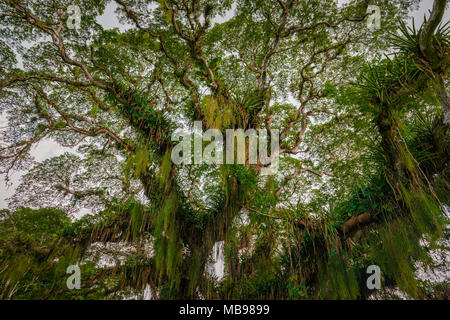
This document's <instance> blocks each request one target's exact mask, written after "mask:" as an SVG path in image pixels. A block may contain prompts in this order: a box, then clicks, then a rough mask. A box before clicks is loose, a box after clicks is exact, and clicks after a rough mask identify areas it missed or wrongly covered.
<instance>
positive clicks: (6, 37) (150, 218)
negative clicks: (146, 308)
mask: <svg viewBox="0 0 450 320" xmlns="http://www.w3.org/2000/svg"><path fill="white" fill-rule="evenodd" d="M418 2H419V1H416V0H395V1H383V0H379V1H360V0H353V1H347V2H346V4H339V3H338V2H336V1H334V0H309V1H306V0H253V1H249V0H235V1H233V0H225V1H216V0H193V1H186V0H158V1H143V0H142V1H141V0H113V1H109V0H99V1H91V0H76V1H73V0H71V1H69V0H54V1H39V0H2V1H1V2H0V60H1V68H0V112H3V114H4V116H5V117H6V122H7V125H6V127H4V128H1V129H0V130H1V131H0V132H1V133H0V151H1V152H0V167H1V169H2V171H1V172H2V173H3V174H5V176H9V175H10V174H11V173H12V172H14V171H17V170H23V171H24V172H25V174H24V176H23V178H22V182H21V184H20V185H19V186H18V188H17V190H16V193H15V194H14V196H13V197H12V198H11V199H9V204H10V210H4V211H2V216H1V217H0V242H1V243H2V245H1V246H0V297H1V298H3V299H27V298H28V299H31V298H36V299H39V298H48V299H61V298H64V299H116V298H124V297H128V296H130V295H133V294H139V293H142V291H143V290H144V289H146V288H150V291H151V295H152V297H153V298H162V299H199V298H209V299H236V298H239V299H324V298H329V299H330V298H331V299H365V298H368V297H369V296H370V295H371V294H372V293H373V291H371V290H369V289H368V288H367V286H366V279H367V273H366V269H367V267H368V266H370V265H378V266H379V267H380V269H381V271H382V282H383V288H385V289H386V290H387V289H388V288H399V289H400V290H401V291H403V292H405V293H406V294H407V295H409V296H410V297H413V298H422V299H423V298H438V297H441V296H442V294H441V293H442V292H443V290H444V289H445V288H446V287H447V286H448V279H445V282H444V283H440V284H438V286H437V287H436V285H430V284H428V283H423V282H422V281H420V279H418V278H417V276H416V272H417V269H418V266H419V265H422V266H432V265H433V260H432V259H431V258H430V255H429V253H430V252H436V251H443V252H444V253H445V251H446V250H447V249H446V243H445V240H446V239H447V238H448V231H447V229H446V224H447V223H448V217H446V215H445V210H446V204H447V205H448V204H449V195H450V192H449V191H450V186H449V175H450V172H449V167H448V164H449V156H450V153H449V145H450V144H449V133H448V128H449V125H450V96H449V94H448V77H447V76H448V74H449V70H450V69H449V67H450V25H449V23H448V22H447V23H445V21H442V20H443V14H444V11H445V8H446V1H445V0H435V1H434V5H433V9H432V10H431V12H430V13H429V14H428V15H427V17H426V19H425V21H424V23H423V24H422V25H421V26H413V27H409V26H408V25H407V23H406V21H407V18H408V14H409V10H410V9H411V8H412V7H414V6H415V5H417V4H418ZM70 5H77V6H78V7H79V8H81V15H80V17H81V20H80V25H79V27H73V26H71V24H70V21H69V20H70V19H73V16H71V15H70V12H68V8H69V6H70ZM111 5H114V7H115V8H116V11H115V14H116V15H117V17H118V19H119V21H120V22H121V23H123V24H126V25H127V26H128V27H127V28H125V30H123V29H119V28H114V29H105V28H104V27H102V25H101V24H99V22H98V17H99V16H100V15H102V14H103V13H104V11H105V8H106V7H107V6H111ZM369 5H377V6H379V8H380V9H381V19H382V23H381V28H380V29H374V28H368V24H367V22H368V19H369V18H370V15H371V12H370V11H368V6H369ZM194 121H201V123H202V129H203V130H205V131H206V130H207V129H211V128H215V129H219V130H221V131H222V132H225V130H226V129H238V128H241V129H243V130H247V129H266V130H267V131H268V132H271V131H272V130H279V132H280V137H279V139H280V150H279V163H280V164H279V170H278V172H277V173H276V174H274V175H269V176H266V175H262V174H261V170H262V169H263V168H264V164H262V163H257V164H254V165H251V164H248V162H247V163H246V164H236V165H229V164H221V165H213V164H201V165H199V164H182V165H175V164H174V163H173V162H172V161H171V151H172V149H173V147H174V144H175V142H174V141H172V139H171V136H172V134H173V133H175V132H177V131H179V130H188V131H189V130H192V127H193V123H194ZM45 139H53V140H54V141H56V142H57V143H59V144H60V145H61V146H65V147H70V148H71V150H72V152H67V153H64V154H62V155H60V156H57V157H53V158H50V159H46V160H44V161H42V162H36V161H35V160H34V159H33V157H32V156H31V151H32V149H33V147H34V146H35V145H37V144H39V142H41V141H44V140H45ZM30 208H32V209H30ZM447 208H448V207H447ZM80 210H84V211H86V210H87V211H88V212H89V213H88V214H87V215H84V216H83V217H82V218H81V219H74V217H75V214H76V213H77V212H79V211H80ZM69 218H71V219H69ZM221 241H223V243H224V256H225V274H224V277H223V278H221V279H217V277H215V276H214V275H211V274H210V273H209V272H207V271H208V266H209V264H210V263H211V253H212V251H213V247H215V245H217V243H219V242H221ZM105 260H108V261H109V260H110V261H109V262H108V263H105ZM72 264H79V265H80V267H81V274H82V288H81V289H80V290H68V289H67V287H66V278H67V275H66V274H65V272H66V268H67V266H69V265H72ZM443 288H444V289H443ZM446 290H447V295H448V287H447V289H446ZM444 291H445V290H444ZM440 294H441V295H440ZM444 294H445V293H444Z"/></svg>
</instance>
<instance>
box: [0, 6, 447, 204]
mask: <svg viewBox="0 0 450 320" xmlns="http://www.w3.org/2000/svg"><path fill="white" fill-rule="evenodd" d="M337 1H338V3H339V4H343V3H345V2H348V0H337ZM432 6H433V0H422V1H421V3H420V8H419V10H416V11H414V12H412V14H411V18H412V17H414V19H415V21H416V25H420V24H421V23H422V21H423V17H424V15H425V14H427V13H428V11H429V10H431V8H432ZM115 8H116V6H115V5H114V4H112V3H110V4H109V5H108V6H107V7H106V10H105V12H104V14H103V15H102V16H100V17H98V19H97V20H98V22H99V23H100V24H101V25H102V26H103V27H104V28H105V29H111V28H116V27H118V28H119V29H120V30H121V31H124V30H126V29H127V28H129V27H130V26H129V25H124V24H121V23H119V21H118V19H117V16H116V14H115V13H114V11H115ZM427 15H428V14H427ZM230 16H231V13H230V14H227V16H225V17H223V18H220V19H216V20H215V21H217V22H223V21H225V20H227V19H228V18H229V17H230ZM443 21H444V23H445V22H447V21H450V10H449V8H447V10H446V12H445V16H444V19H443ZM6 125H7V122H6V120H5V117H4V116H0V128H3V127H5V126H6ZM66 151H71V149H69V148H63V147H61V146H60V145H58V144H57V143H55V142H54V141H52V140H50V139H46V140H43V141H42V142H40V143H39V144H38V145H36V146H35V147H34V148H33V149H32V152H31V153H32V155H33V156H34V157H35V159H36V160H37V161H43V160H45V159H48V158H51V157H54V156H58V155H61V154H63V153H64V152H66ZM21 174H22V173H21V172H16V173H14V174H12V175H11V177H10V179H11V183H12V185H9V186H7V185H6V183H5V178H4V176H3V175H0V209H3V208H7V207H8V203H7V201H6V199H7V198H9V197H11V196H12V195H13V193H14V190H15V188H16V187H17V185H18V184H19V183H20V177H21Z"/></svg>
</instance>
